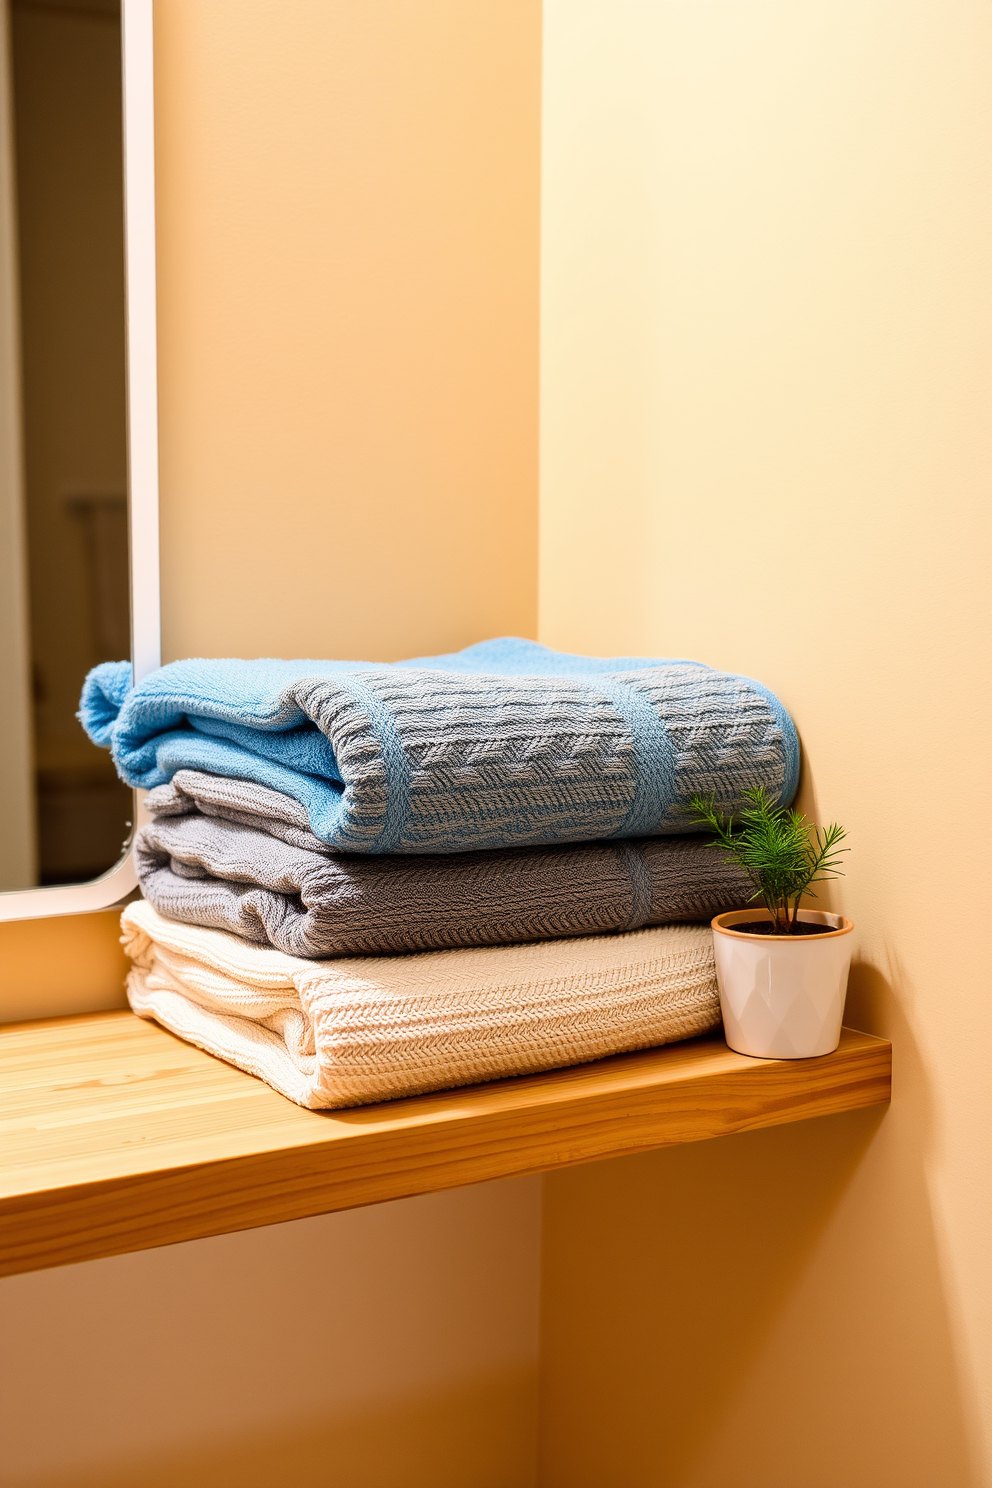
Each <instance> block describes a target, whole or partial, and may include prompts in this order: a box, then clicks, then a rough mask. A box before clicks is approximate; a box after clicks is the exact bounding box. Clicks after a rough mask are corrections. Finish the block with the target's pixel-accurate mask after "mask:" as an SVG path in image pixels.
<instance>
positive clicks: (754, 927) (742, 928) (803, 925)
mask: <svg viewBox="0 0 992 1488" xmlns="http://www.w3.org/2000/svg"><path fill="white" fill-rule="evenodd" d="M727 929H728V930H737V931H739V932H740V933H741V934H742V935H773V936H774V937H775V938H776V940H792V939H793V937H795V936H797V935H837V934H838V933H839V929H838V926H836V925H814V924H811V923H810V921H809V920H800V921H799V923H798V925H793V927H792V929H791V930H789V931H788V932H782V931H780V930H777V929H776V927H775V926H774V925H773V924H772V923H771V921H770V920H744V921H743V923H738V924H736V925H728V926H727Z"/></svg>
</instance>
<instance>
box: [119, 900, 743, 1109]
mask: <svg viewBox="0 0 992 1488" xmlns="http://www.w3.org/2000/svg"><path fill="white" fill-rule="evenodd" d="M121 924H122V927H123V930H124V945H125V948H126V950H127V952H128V955H129V956H131V958H132V960H133V962H134V968H133V970H132V971H131V973H130V975H129V977H128V997H129V998H130V1002H131V1006H132V1008H133V1009H134V1011H135V1012H136V1013H139V1014H140V1015H141V1016H142V1017H143V1018H154V1019H155V1020H156V1021H157V1022H159V1023H161V1024H163V1025H164V1027H166V1028H169V1029H171V1030H172V1032H173V1033H176V1034H178V1035H179V1037H180V1038H184V1039H186V1040H188V1041H189V1042H190V1043H192V1044H196V1045H197V1046H198V1047H199V1048H201V1049H206V1050H207V1051H208V1052H209V1053H211V1054H216V1055H218V1056H219V1057H220V1058H221V1059H226V1060H227V1061H228V1062H229V1063H231V1064H236V1065H238V1067H239V1068H241V1069H243V1070H247V1071H248V1072H249V1073H250V1074H253V1075H258V1076H259V1077H260V1078H261V1079H263V1080H267V1081H268V1083H269V1084H270V1085H273V1086H274V1087H275V1089H276V1090H279V1091H281V1092H282V1094H283V1095H287V1096H289V1098H290V1100H294V1101H296V1102H297V1103H298V1104H299V1105H301V1106H308V1107H309V1108H310V1109H312V1110H319V1109H322V1108H327V1109H333V1108H335V1107H341V1106H359V1105H367V1104H368V1103H369V1102H372V1101H380V1100H391V1099H393V1098H394V1097H397V1096H404V1095H417V1094H421V1093H423V1092H425V1091H429V1090H443V1089H447V1088H450V1087H451V1086H455V1085H474V1084H476V1083H478V1082H480V1081H484V1080H495V1079H499V1078H501V1077H504V1076H507V1075H523V1074H532V1073H536V1072H537V1071H539V1070H547V1069H554V1068H556V1067H558V1066H560V1065H568V1064H583V1063H586V1062H587V1061H589V1060H592V1059H599V1058H601V1057H603V1056H604V1055H607V1054H618V1053H621V1052H623V1051H625V1050H628V1049H643V1048H647V1047H650V1046H652V1045H654V1044H664V1043H670V1042H673V1041H674V1040H676V1039H685V1038H692V1037H693V1036H695V1035H696V1034H700V1033H706V1032H708V1031H709V1030H710V1029H712V1028H716V1027H717V1026H718V1025H719V1022H720V1008H719V1001H718V998H717V990H716V975H715V971H714V962H713V934H712V931H710V930H709V929H704V928H703V927H701V926H695V925H673V926H666V927H664V928H663V929H659V930H636V931H634V932H633V934H631V935H607V936H595V937H593V938H591V939H586V940H552V941H545V942H543V943H542V944H540V945H530V946H500V947H499V948H497V949H487V950H479V949H473V950H466V951H428V952H425V953H423V954H421V955H419V956H385V957H376V958H365V959H361V960H353V961H349V960H341V961H304V960H300V959H298V958H297V957H295V956H286V955H284V954H283V952H282V951H274V950H271V949H264V950H263V949H260V948H259V947H258V946H253V945H249V944H248V943H247V941H244V940H241V939H240V938H239V937H238V936H236V935H228V934H226V933H225V932H224V931H222V930H203V929H200V928H199V927H196V926H192V925H181V924H177V923H176V922H175V921H174V920H167V919H164V918H163V917H162V916H161V915H160V914H158V913H157V912H156V911H155V910H154V909H153V908H152V906H151V905H150V904H146V903H144V902H140V901H139V902H138V903H135V904H129V905H128V907H127V908H126V909H125V911H124V914H123V917H122V920H121Z"/></svg>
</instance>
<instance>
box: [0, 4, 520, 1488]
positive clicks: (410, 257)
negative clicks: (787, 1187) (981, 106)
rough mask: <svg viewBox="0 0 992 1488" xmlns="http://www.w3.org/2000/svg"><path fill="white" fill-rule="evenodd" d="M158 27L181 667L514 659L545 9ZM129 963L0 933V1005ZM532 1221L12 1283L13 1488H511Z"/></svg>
mask: <svg viewBox="0 0 992 1488" xmlns="http://www.w3.org/2000/svg"><path fill="white" fill-rule="evenodd" d="M155 18H156V47H157V55H156V77H157V100H156V103H157V112H156V118H157V129H158V138H157V148H158V173H159V176H158V181H159V190H158V210H159V255H160V258H159V287H160V335H161V343H160V353H161V355H160V379H161V446H162V455H161V458H162V537H163V591H164V609H163V625H164V636H165V648H166V653H167V656H169V657H173V656H177V655H182V654H206V655H211V654H212V655H217V654H221V655H222V654H225V653H228V654H229V653H232V652H233V653H235V654H241V655H249V656H250V655H253V654H256V655H257V654H259V653H269V654H272V653H275V654H284V655H308V654H309V655H317V656H322V655H339V656H340V655H345V656H347V655H362V654H364V655H366V656H369V657H382V658H389V657H398V656H402V655H410V654H414V655H415V654H418V653H423V652H426V651H430V650H437V649H450V648H453V647H457V646H460V645H465V644H467V643H468V642H471V641H475V640H479V639H482V638H483V637H484V636H486V635H490V634H494V633H500V632H503V633H506V632H514V631H515V632H517V633H521V634H524V635H528V634H531V635H532V634H533V633H534V628H535V623H536V532H537V349H538V340H537V335H538V321H537V313H538V309H537V307H538V295H537V285H538V277H537V276H538V206H539V197H538V164H539V86H540V11H539V6H538V3H537V0H472V4H471V5H466V4H464V3H463V0H416V4H411V3H409V0H361V3H360V4H359V3H354V0H278V3H276V0H156V7H155ZM115 937H116V926H115V924H114V917H113V916H112V915H105V916H86V917H79V918H77V919H67V920H60V921H51V922H42V923H31V924H23V925H4V926H0V955H2V957H3V971H2V977H3V992H4V996H5V998H6V1007H7V1008H8V1009H9V1010H11V1011H12V1015H14V1016H17V1015H20V1016H24V1014H25V1012H26V1010H27V1004H28V1002H29V1000H30V998H32V997H33V999H34V1010H35V1011H37V1012H39V1013H42V1012H51V1011H54V1010H56V1009H57V1008H58V1006H59V1000H60V990H59V989H60V987H61V988H62V992H61V997H62V998H63V999H68V1000H69V1002H70V1005H74V1006H77V1007H78V1006H80V1005H81V1004H80V1001H78V1000H77V998H78V989H79V988H80V987H81V986H84V985H85V987H86V993H85V996H86V999H87V1003H88V1005H90V1006H95V1005H98V1004H99V1003H106V1002H107V1001H113V1000H114V999H117V998H119V997H120V986H121V962H120V955H119V948H118V947H117V946H116V943H115ZM0 1006H2V1004H0ZM9 1015H10V1014H9ZM539 1196H540V1185H539V1182H538V1181H537V1180H522V1181H520V1182H511V1183H507V1184H495V1185H487V1186H485V1187H482V1188H477V1189H466V1190H460V1191H458V1192H457V1193H452V1194H442V1195H432V1196H429V1197H428V1198H426V1199H423V1200H409V1201H405V1202H404V1203H401V1204H396V1205H390V1206H384V1207H379V1208H374V1209H369V1210H366V1211H361V1212H358V1213H355V1214H346V1215H331V1216H327V1217H326V1218H323V1219H319V1220H314V1221H304V1222H301V1223H300V1224H299V1225H287V1226H280V1227H276V1228H274V1229H269V1230H262V1231H256V1232H251V1233H248V1234H243V1235H234V1236H227V1237H222V1238H220V1239H218V1240H215V1241H201V1242H196V1243H195V1244H192V1245H188V1246H177V1247H173V1248H171V1249H166V1250H161V1251H156V1252H150V1253H148V1254H147V1255H138V1256H131V1257H122V1258H119V1259H114V1260H108V1261H100V1262H94V1263H91V1264H87V1265H81V1266H76V1267H70V1268H66V1269H65V1270H62V1271H54V1272H45V1273H40V1274H38V1275H36V1276H28V1277H24V1278H17V1279H14V1280H13V1281H8V1282H5V1283H3V1285H2V1286H0V1306H2V1308H3V1312H4V1327H3V1333H4V1342H3V1352H4V1355H5V1358H6V1361H7V1366H8V1370H9V1373H10V1378H9V1379H8V1382H7V1387H6V1389H5V1390H2V1391H0V1398H2V1399H3V1400H5V1401H6V1411H7V1414H6V1419H5V1424H4V1427H3V1430H2V1435H3V1439H4V1488H96V1485H99V1488H117V1485H119V1488H138V1485H141V1488H173V1485H175V1484H177V1483H179V1482H182V1483H183V1484H184V1485H185V1484H189V1485H191V1488H196V1485H198V1484H202V1485H203V1488H208V1485H209V1488H223V1485H224V1484H226V1483H230V1484H231V1485H232V1488H233V1485H235V1484H236V1485H237V1488H263V1485H264V1488H276V1485H279V1488H281V1485H282V1484H283V1483H285V1482H287V1481H295V1480H297V1479H299V1480H300V1481H302V1480H304V1479H305V1480H306V1481H309V1482H314V1483H318V1482H319V1483H321V1484H324V1483H326V1484H328V1485H329V1488H330V1485H334V1488H337V1485H340V1488H417V1485H418V1484H424V1485H425V1488H426V1485H428V1484H430V1488H445V1485H448V1484H450V1485H451V1488H528V1485H531V1484H532V1483H533V1480H534V1470H535V1412H534V1407H535V1402H536V1338H537V1334H536V1326H537V1311H536V1308H537V1295H536V1282H537V1262H538V1228H537V1227H538V1215H539Z"/></svg>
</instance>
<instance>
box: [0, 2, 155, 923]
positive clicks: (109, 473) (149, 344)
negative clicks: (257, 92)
mask: <svg viewBox="0 0 992 1488" xmlns="http://www.w3.org/2000/svg"><path fill="white" fill-rule="evenodd" d="M3 6H4V15H3V44H2V51H3V55H2V58H0V64H2V65H0V90H2V92H3V107H2V109H0V686H2V689H3V701H4V707H3V710H2V713H0V889H2V890H5V891H7V893H5V894H3V895H0V916H2V917H4V918H9V917H11V915H12V914H14V913H17V914H23V913H32V914H33V913H59V912H65V911H67V910H71V909H76V908H78V909H86V908H94V907H99V903H112V902H113V901H114V900H115V899H116V898H120V897H121V896H122V894H123V893H126V892H127V891H128V889H129V888H130V885H131V881H132V878H133V875H131V874H130V871H129V863H128V861H127V855H128V851H129V839H130V833H131V824H132V821H133V820H134V816H135V810H134V801H133V795H132V792H131V791H130V790H129V789H128V788H127V787H126V786H125V785H124V784H123V783H122V782H121V781H120V780H119V779H118V778H117V775H116V772H115V771H114V768H113V765H112V762H111V760H110V757H109V755H108V754H107V752H106V751H105V750H102V749H97V748H96V747H95V746H94V745H93V744H91V743H90V742H89V740H88V739H87V738H86V735H85V734H84V733H83V730H82V728H81V727H80V725H79V723H78V721H77V719H76V716H75V715H76V709H77V707H78V701H79V694H80V689H81V687H82V682H83V678H84V677H85V675H86V673H87V672H88V671H89V669H90V668H91V667H92V666H94V665H95V664H96V663H97V662H99V661H119V660H121V659H122V658H127V657H131V658H132V659H133V660H134V661H135V663H136V665H138V664H139V662H140V665H139V670H140V671H146V670H148V669H149V667H150V666H154V665H157V663H158V655H157V649H158V639H157V638H158V587H157V585H158V579H157V479H156V469H155V467H156V465H157V453H156V441H155V421H156V413H155V390H154V378H155V368H154V351H155V346H154V237H153V232H154V215H153V206H154V194H153V193H154V186H153V181H152V153H151V146H152V127H151V124H152V115H151V0H123V17H122V4H121V0H3ZM125 85H126V87H125ZM125 92H126V95H127V106H126V108H125V105H124V93H125ZM125 180H126V183H127V212H126V214H125ZM125 217H126V219H127V220H126V225H125ZM139 540H140V542H141V556H140V559H139V561H137V562H133V561H132V558H133V557H134V556H135V555H137V553H138V546H139ZM129 571H130V573H129ZM139 590H140V593H139ZM132 611H133V615H132ZM139 653H140V657H139ZM96 883H99V884H102V885H103V888H102V890H99V891H97V892H96V893H94V892H92V891H93V889H94V887H95V884H96ZM83 885H86V886H88V887H89V890H90V892H81V889H76V890H72V889H71V888H69V887H65V886H83ZM36 888H40V889H41V890H42V891H43V892H41V893H40V894H39V893H36V894H34V895H29V894H26V893H25V891H28V890H32V889H36ZM10 891H14V892H13V893H11V892H10ZM53 896H57V902H55V898H54V897H53ZM12 901H17V902H16V904H15V903H13V902H12Z"/></svg>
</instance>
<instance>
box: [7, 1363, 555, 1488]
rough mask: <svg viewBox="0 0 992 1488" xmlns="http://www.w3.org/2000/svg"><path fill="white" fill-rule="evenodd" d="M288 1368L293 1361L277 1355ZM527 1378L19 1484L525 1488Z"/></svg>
mask: <svg viewBox="0 0 992 1488" xmlns="http://www.w3.org/2000/svg"><path fill="white" fill-rule="evenodd" d="M284 1363H285V1367H286V1368H287V1369H292V1361H291V1360H286V1361H284ZM534 1385H535V1381H534V1377H533V1375H532V1374H525V1373H517V1374H513V1373H507V1374H502V1375H494V1376H488V1377H483V1378H479V1379H475V1380H471V1381H466V1382H465V1383H464V1384H462V1385H460V1386H458V1387H457V1388H452V1389H448V1390H438V1391H435V1392H433V1393H431V1394H425V1395H424V1396H423V1397H421V1398H411V1399H406V1400H389V1399H384V1400H383V1401H382V1402H381V1404H377V1405H376V1406H375V1407H374V1408H372V1409H364V1410H362V1409H358V1410H353V1411H351V1410H349V1411H347V1412H341V1413H340V1414H333V1415H329V1416H328V1417H327V1418H325V1419H314V1418H313V1417H312V1416H309V1417H305V1418H303V1419H301V1420H299V1421H293V1422H287V1423H286V1424H285V1425H283V1426H281V1427H280V1428H279V1429H271V1428H270V1429H269V1430H268V1431H260V1432H258V1433H253V1432H252V1431H250V1430H249V1431H245V1432H243V1433H242V1434H241V1435H240V1436H239V1437H238V1439H237V1440H230V1439H222V1440H218V1441H216V1442H214V1443H197V1444H195V1445H194V1444H187V1445H186V1446H185V1447H184V1448H183V1449H182V1450H180V1451H174V1452H170V1451H169V1450H168V1449H166V1450H165V1451H163V1452H157V1453H155V1455H154V1456H153V1457H142V1458H141V1459H139V1460H136V1461H134V1462H130V1463H123V1464H120V1465H118V1466H116V1467H111V1468H109V1469H108V1468H107V1467H101V1468H100V1469H99V1470H98V1471H97V1472H95V1473H93V1474H87V1473H85V1472H84V1473H82V1474H78V1475H77V1473H75V1472H70V1473H69V1474H68V1475H66V1474H65V1473H64V1472H59V1473H57V1474H55V1476H53V1477H45V1478H36V1477H32V1478H31V1479H30V1480H24V1482H25V1488H28V1483H29V1484H30V1488H179V1485H180V1484H181V1485H182V1488H288V1485H290V1484H294V1483H300V1484H303V1483H309V1484H314V1485H319V1488H529V1485H530V1484H531V1483H532V1482H533V1478H532V1476H531V1475H530V1473H526V1476H523V1475H522V1471H523V1472H526V1468H524V1469H523V1470H522V1462H526V1460H527V1458H528V1456H529V1453H530V1450H531V1447H532V1442H531V1441H530V1440H529V1433H528V1432H526V1431H524V1432H522V1431H521V1422H522V1421H523V1422H529V1421H530V1420H531V1417H532V1410H531V1405H532V1398H533V1393H534Z"/></svg>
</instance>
